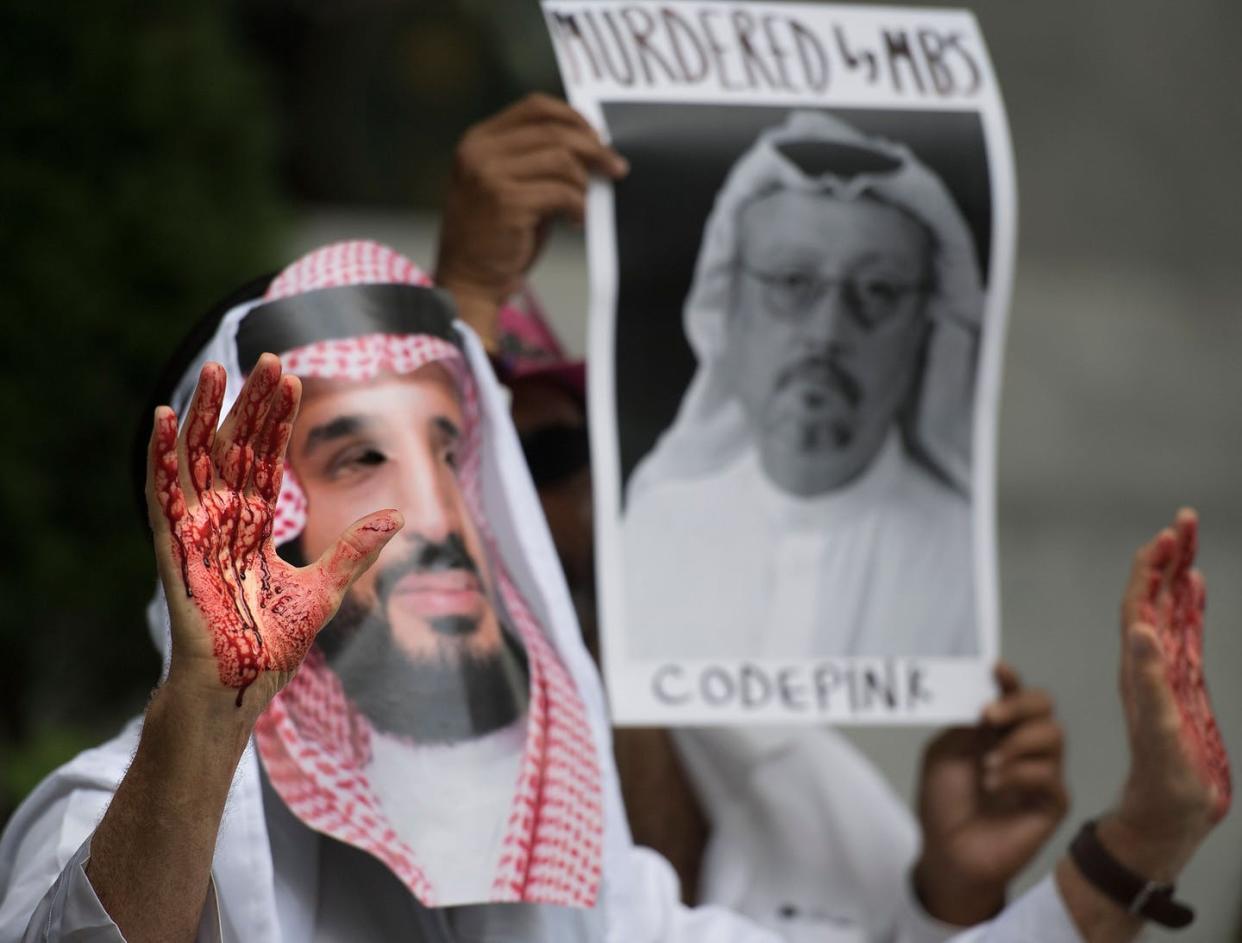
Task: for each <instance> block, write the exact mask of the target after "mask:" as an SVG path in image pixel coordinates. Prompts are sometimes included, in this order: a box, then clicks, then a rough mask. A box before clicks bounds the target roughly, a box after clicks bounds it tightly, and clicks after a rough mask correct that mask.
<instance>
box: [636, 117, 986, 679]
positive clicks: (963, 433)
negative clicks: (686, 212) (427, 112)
mask: <svg viewBox="0 0 1242 943" xmlns="http://www.w3.org/2000/svg"><path fill="white" fill-rule="evenodd" d="M983 304H984V289H983V286H982V283H981V278H980V273H979V265H978V261H977V258H976V252H975V246H974V242H973V240H972V237H971V234H970V231H969V228H968V227H967V225H966V222H965V220H964V219H963V217H962V214H961V211H960V210H959V208H958V207H957V205H956V203H955V201H954V199H953V197H952V195H951V194H950V193H949V192H948V190H947V189H946V188H945V186H944V184H943V182H942V181H941V180H940V178H939V177H938V176H937V175H936V174H935V173H933V172H932V171H931V170H930V169H928V168H927V167H926V166H925V165H924V164H923V163H922V162H921V161H920V160H919V159H918V158H917V157H916V156H915V155H914V154H913V153H912V152H911V151H910V150H909V149H908V148H907V147H905V146H903V145H900V144H895V143H892V142H889V141H887V140H884V139H881V138H877V137H873V136H869V135H865V134H863V133H861V132H859V131H857V130H856V129H854V128H853V127H852V126H850V125H848V124H846V123H845V122H844V121H841V120H840V119H838V118H836V117H833V116H830V115H827V114H824V113H821V112H813V111H796V112H793V113H791V114H789V115H788V117H787V118H786V120H785V121H784V122H783V123H781V124H780V125H778V126H776V127H773V128H770V129H768V130H767V131H765V132H763V133H762V134H761V135H760V136H759V138H758V139H757V140H756V141H755V142H754V143H753V144H752V146H751V147H750V148H749V149H748V150H747V151H746V152H745V153H744V154H742V156H741V157H740V158H739V159H738V161H737V162H736V163H735V164H734V165H733V167H732V169H731V170H730V172H729V174H728V176H727V178H726V180H725V182H724V185H723V186H722V188H721V189H720V191H719V192H718V194H717V196H716V200H715V204H714V206H713V209H712V212H711V214H710V216H709V217H708V220H707V223H706V226H705V229H704V235H703V239H702V242H701V245H700V250H699V257H698V260H697V264H696V267H695V275H694V281H693V284H692V286H691V289H690V293H689V295H688V298H687V301H686V305H685V309H684V327H685V331H686V337H687V340H688V341H689V343H690V346H691V349H692V350H693V352H694V354H695V356H696V359H697V361H698V362H697V369H696V371H695V374H694V377H693V379H692V381H691V383H690V386H689V387H688V388H687V390H686V392H685V394H684V396H683V398H682V401H681V405H680V408H679V409H678V412H677V415H676V418H675V419H674V421H673V423H672V425H671V426H670V427H669V428H668V429H667V430H665V432H664V433H663V434H662V435H661V437H660V438H659V440H658V441H657V442H656V445H655V447H654V448H653V449H652V450H651V452H650V453H648V455H647V456H645V457H644V458H643V460H642V461H641V462H640V463H639V464H638V466H637V468H636V469H635V472H634V474H633V476H632V478H631V480H630V482H629V484H628V490H627V495H626V498H627V500H626V512H625V513H626V517H625V521H624V524H623V528H624V534H625V545H624V546H625V557H624V559H625V572H626V598H625V613H626V632H627V641H628V650H629V653H630V655H631V656H632V657H638V658H661V657H665V658H667V657H680V658H709V657H731V658H753V657H773V658H776V657H780V658H789V657H823V656H841V655H970V654H973V653H975V652H977V651H978V649H979V644H980V643H979V639H978V630H977V619H976V615H975V608H976V607H975V594H974V573H973V567H974V560H973V541H972V515H971V501H970V481H971V471H972V467H971V439H972V430H973V416H974V395H975V386H976V383H975V380H976V370H977V361H978V350H979V341H980V330H981V325H982V315H983Z"/></svg>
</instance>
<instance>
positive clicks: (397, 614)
mask: <svg viewBox="0 0 1242 943" xmlns="http://www.w3.org/2000/svg"><path fill="white" fill-rule="evenodd" d="M463 435H464V419H463V415H462V410H461V405H460V402H459V400H458V397H457V391H456V389H455V387H454V384H453V380H452V377H451V376H450V374H449V373H448V371H447V370H445V369H444V368H443V367H442V366H440V365H438V364H429V365H427V366H424V367H422V368H421V369H419V370H417V371H415V372H413V373H409V374H403V375H395V374H385V375H381V376H380V377H379V378H377V379H375V380H366V381H358V382H355V381H345V380H324V379H316V378H307V379H306V380H305V381H304V384H303V397H302V409H301V412H300V413H299V414H298V418H297V422H296V423H295V425H294V429H293V436H292V441H291V442H290V446H289V459H290V465H291V467H292V468H293V470H294V473H295V474H296V475H297V478H298V481H299V482H300V483H301V485H302V488H303V490H304V491H305V493H306V499H307V505H308V511H307V519H306V527H305V529H304V531H303V532H302V535H301V547H300V550H301V552H302V554H303V555H304V556H305V557H306V558H307V559H315V558H316V557H317V555H318V554H319V553H321V552H322V550H323V548H324V547H325V546H327V541H328V540H329V539H330V535H332V534H333V533H334V530H333V528H336V527H337V522H338V521H341V520H345V519H347V518H348V519H349V520H353V519H354V518H355V517H356V516H357V513H356V509H357V508H359V507H362V506H367V507H370V506H372V505H373V504H374V503H375V502H376V501H378V502H380V503H381V504H385V503H386V504H387V506H391V507H395V508H399V509H401V511H402V513H403V514H404V515H405V518H406V527H405V534H404V539H401V540H399V541H398V542H396V543H394V544H390V545H389V546H388V547H386V548H385V550H384V552H383V553H382V554H381V555H380V557H379V560H378V561H377V562H376V563H375V565H374V566H372V567H371V569H370V570H368V571H367V573H366V574H365V575H364V576H363V577H362V578H360V579H359V580H358V582H357V583H355V584H354V585H353V587H352V588H351V589H350V591H349V593H348V595H347V597H346V600H345V602H344V603H343V604H342V606H341V610H340V612H339V613H338V614H337V616H336V617H335V618H334V619H333V621H332V622H331V623H329V625H328V626H327V628H325V629H324V631H323V632H322V633H321V635H320V637H319V644H320V646H321V647H322V648H323V650H324V651H325V653H326V654H327V655H328V659H329V663H330V664H331V666H332V668H333V669H334V670H335V671H336V673H337V674H338V675H339V676H340V678H341V681H342V683H343V684H344V687H345V691H346V693H347V694H348V695H349V697H350V699H351V700H353V701H354V702H355V703H356V704H357V705H358V707H359V708H360V709H361V710H362V711H363V713H364V714H366V715H367V716H368V718H369V719H370V720H371V722H372V723H373V724H374V725H375V726H376V727H377V728H379V729H381V730H385V731H388V732H391V733H397V734H402V735H407V736H409V737H411V738H413V739H415V740H418V741H433V742H443V741H453V740H461V739H466V738H469V737H471V736H478V735H480V734H482V733H486V732H488V731H490V730H493V729H496V728H498V727H500V726H503V725H505V724H507V723H509V722H511V721H512V720H514V719H515V718H516V717H517V716H518V715H519V714H520V713H521V711H522V710H523V708H524V706H525V703H526V677H525V672H524V663H523V661H522V656H521V655H520V653H518V652H516V651H515V648H514V646H515V644H516V643H514V642H512V641H506V638H505V636H504V634H503V633H502V630H501V626H500V620H499V617H498V613H497V607H496V597H495V587H494V583H493V578H492V572H491V567H490V565H489V561H488V558H487V553H486V548H485V547H484V544H483V540H482V538H481V535H480V533H479V530H478V528H477V527H476V526H475V523H474V520H473V519H472V518H471V515H470V512H469V508H468V506H467V504H466V501H465V497H464V495H463V493H462V490H461V486H460V483H459V481H458V455H459V451H460V444H461V440H462V437H463ZM338 531H339V528H338Z"/></svg>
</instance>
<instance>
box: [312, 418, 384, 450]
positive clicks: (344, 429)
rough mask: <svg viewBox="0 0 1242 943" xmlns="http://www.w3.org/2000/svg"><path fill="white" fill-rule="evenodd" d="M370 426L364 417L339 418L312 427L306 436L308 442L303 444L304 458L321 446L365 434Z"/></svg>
mask: <svg viewBox="0 0 1242 943" xmlns="http://www.w3.org/2000/svg"><path fill="white" fill-rule="evenodd" d="M370 424H371V423H370V421H369V420H368V419H367V418H366V417H364V416H337V417H336V418H335V419H330V420H328V421H327V422H324V423H320V424H319V425H317V426H312V427H311V431H310V432H308V433H307V434H306V441H305V442H303V443H302V457H303V458H309V457H310V455H311V453H313V452H314V451H315V450H316V449H318V448H319V447H320V446H322V445H327V444H328V443H330V442H334V441H336V440H337V439H344V438H346V437H348V436H352V435H359V434H360V433H362V432H365V431H366V429H367V427H368V426H369V425H370Z"/></svg>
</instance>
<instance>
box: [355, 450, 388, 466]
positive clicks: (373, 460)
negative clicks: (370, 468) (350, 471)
mask: <svg viewBox="0 0 1242 943" xmlns="http://www.w3.org/2000/svg"><path fill="white" fill-rule="evenodd" d="M385 461H387V458H386V457H385V456H384V454H383V453H382V452H377V451H376V450H375V449H367V450H366V451H365V452H363V453H362V454H361V455H359V456H357V457H356V458H355V459H354V460H353V462H354V464H356V465H382V464H384V462H385Z"/></svg>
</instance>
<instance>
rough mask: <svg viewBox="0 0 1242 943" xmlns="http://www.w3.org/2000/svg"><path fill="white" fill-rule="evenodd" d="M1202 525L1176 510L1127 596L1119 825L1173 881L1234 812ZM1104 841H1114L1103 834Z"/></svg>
mask: <svg viewBox="0 0 1242 943" xmlns="http://www.w3.org/2000/svg"><path fill="white" fill-rule="evenodd" d="M1198 528H1199V520H1198V517H1197V516H1196V514H1195V512H1194V511H1192V510H1189V509H1183V510H1181V511H1179V512H1178V514H1177V518H1176V520H1175V521H1174V523H1173V526H1172V527H1166V528H1165V529H1164V530H1162V531H1161V532H1160V533H1158V534H1157V535H1156V536H1155V537H1154V538H1153V539H1152V540H1151V541H1149V542H1148V543H1147V544H1144V545H1143V546H1142V547H1141V548H1139V550H1138V552H1137V553H1136V554H1135V557H1134V566H1133V569H1132V571H1131V574H1130V582H1129V584H1128V586H1127V587H1126V592H1125V595H1124V596H1123V598H1122V614H1121V621H1122V636H1123V638H1122V656H1121V679H1120V681H1121V696H1122V704H1123V707H1124V709H1125V715H1126V726H1127V728H1128V730H1129V737H1130V764H1131V765H1130V775H1129V778H1128V779H1127V781H1126V785H1125V790H1124V792H1123V794H1122V800H1121V804H1120V806H1119V807H1118V810H1117V813H1116V815H1115V816H1113V818H1112V821H1110V822H1108V823H1102V824H1101V829H1102V830H1103V829H1105V826H1106V824H1107V827H1108V828H1109V829H1112V830H1113V831H1114V832H1116V833H1119V834H1117V838H1118V839H1119V840H1120V841H1121V842H1122V843H1126V844H1133V843H1136V842H1137V843H1139V844H1141V845H1142V846H1144V847H1146V848H1148V849H1150V857H1151V864H1152V865H1153V866H1157V867H1158V869H1159V870H1160V871H1161V872H1162V874H1159V875H1157V874H1152V873H1150V872H1148V876H1149V877H1153V878H1154V877H1164V878H1169V877H1172V876H1173V875H1175V874H1176V873H1177V871H1179V870H1180V869H1181V868H1182V867H1183V865H1184V864H1185V863H1186V862H1187V861H1189V860H1190V857H1191V855H1192V854H1193V853H1194V850H1195V848H1197V847H1198V845H1199V843H1200V842H1201V841H1202V840H1203V839H1204V838H1205V837H1206V836H1207V834H1208V832H1210V831H1211V830H1212V828H1213V827H1214V826H1215V825H1216V824H1217V823H1218V822H1219V821H1220V820H1221V819H1223V818H1224V817H1225V814H1226V813H1227V812H1228V810H1229V803H1230V798H1231V782H1230V772H1229V758H1228V756H1227V755H1226V753H1225V748H1224V744H1223V742H1222V740H1221V736H1220V731H1219V729H1218V728H1217V726H1216V718H1215V717H1214V716H1213V713H1212V705H1211V703H1210V701H1209V700H1208V692H1207V686H1206V683H1205V680H1204V677H1203V613H1204V600H1205V588H1204V581H1203V575H1202V574H1201V573H1200V572H1199V571H1198V570H1196V569H1193V564H1194V560H1195V553H1196V550H1197V546H1198ZM1102 836H1103V837H1104V838H1105V840H1107V838H1108V835H1107V834H1104V832H1102Z"/></svg>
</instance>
